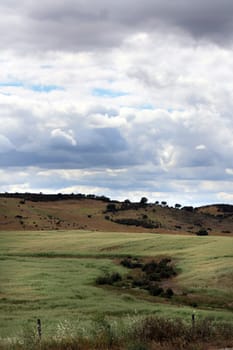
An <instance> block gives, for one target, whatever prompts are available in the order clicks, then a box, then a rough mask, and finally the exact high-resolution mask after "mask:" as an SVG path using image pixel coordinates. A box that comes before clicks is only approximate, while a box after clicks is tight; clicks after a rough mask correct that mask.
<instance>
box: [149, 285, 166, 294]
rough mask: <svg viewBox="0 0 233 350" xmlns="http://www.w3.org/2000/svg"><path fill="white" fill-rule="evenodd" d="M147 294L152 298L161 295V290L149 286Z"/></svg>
mask: <svg viewBox="0 0 233 350" xmlns="http://www.w3.org/2000/svg"><path fill="white" fill-rule="evenodd" d="M149 293H150V294H151V295H153V296H159V295H161V294H163V288H161V287H159V286H158V285H153V286H150V287H149Z"/></svg>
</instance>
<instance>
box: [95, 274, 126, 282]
mask: <svg viewBox="0 0 233 350" xmlns="http://www.w3.org/2000/svg"><path fill="white" fill-rule="evenodd" d="M121 280H122V277H121V275H120V274H119V273H118V272H114V273H112V274H111V275H109V274H106V275H104V276H100V277H98V278H97V279H96V284H99V285H102V284H109V285H112V284H114V283H116V282H119V281H121Z"/></svg>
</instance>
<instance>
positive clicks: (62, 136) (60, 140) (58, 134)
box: [51, 129, 77, 146]
mask: <svg viewBox="0 0 233 350" xmlns="http://www.w3.org/2000/svg"><path fill="white" fill-rule="evenodd" d="M51 138H52V139H53V141H54V142H55V145H60V146H62V145H64V144H65V145H66V144H69V145H72V146H76V145H77V141H76V140H75V138H74V135H73V131H72V130H68V131H67V132H65V131H63V130H61V129H54V130H52V131H51Z"/></svg>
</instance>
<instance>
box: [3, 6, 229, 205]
mask: <svg viewBox="0 0 233 350" xmlns="http://www.w3.org/2000/svg"><path fill="white" fill-rule="evenodd" d="M0 35H1V40H0V63H1V70H0V191H1V192H15V191H18V192H29V191H33V192H40V191H42V192H47V193H51V192H55V193H56V192H64V193H70V192H74V193H76V192H77V193H80V192H81V193H94V194H97V195H106V196H110V197H111V198H114V199H126V198H129V199H131V200H139V199H140V198H141V197H142V196H146V197H148V198H149V200H150V201H155V200H159V201H161V200H167V201H168V203H169V204H174V203H177V202H178V203H181V204H183V205H185V204H192V205H201V204H208V203H220V202H222V203H223V202H226V203H233V188H232V184H233V114H232V113H233V112H232V111H233V1H232V0H221V1H219V0H195V1H187V0H173V1H171V0H143V1H142V0H124V1H123V0H118V1H115V0H92V1H91V0H66V1H65V0H40V1H36V0H21V1H18V0H1V2H0Z"/></svg>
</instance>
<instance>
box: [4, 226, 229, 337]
mask: <svg viewBox="0 0 233 350" xmlns="http://www.w3.org/2000/svg"><path fill="white" fill-rule="evenodd" d="M232 248H233V244H232V238H231V237H219V236H206V237H198V236H182V235H164V234H148V233H143V234H140V233H135V234H133V233H124V232H121V233H119V232H117V233H114V232H111V233H108V232H93V231H92V232H91V231H74V230H72V231H62V230H60V231H38V232H36V231H15V232H9V231H8V232H4V231H2V232H1V233H0V337H1V338H6V337H17V336H18V335H19V334H21V333H22V330H23V329H24V328H25V327H27V326H30V327H34V326H35V327H36V320H37V319H38V318H40V319H41V321H42V328H43V336H50V335H53V334H56V332H57V330H58V329H59V327H61V325H64V324H70V325H72V327H76V328H77V329H81V328H82V329H83V327H84V328H85V327H86V328H88V327H89V325H90V322H93V321H94V320H95V319H96V318H98V317H100V315H102V316H103V315H104V316H106V317H107V318H108V319H109V320H113V321H114V320H121V321H122V322H131V320H132V319H138V318H141V317H145V316H149V315H156V316H162V317H166V318H171V319H173V318H181V319H182V320H185V321H187V322H191V315H192V313H193V310H194V308H195V314H196V318H197V319H201V318H203V317H207V316H208V317H211V318H212V319H214V320H216V322H221V321H224V322H232V308H233V305H232V292H233V282H232V281H233V259H232V256H233V249H232ZM129 255H130V256H137V257H152V258H155V259H159V258H162V257H170V258H171V259H172V261H173V262H174V264H175V266H176V268H177V271H178V275H177V276H176V277H175V278H173V279H172V281H171V282H170V283H171V286H172V288H173V290H174V291H175V296H174V297H173V298H172V299H169V300H168V299H166V298H161V297H152V296H150V295H148V293H147V292H146V291H141V290H139V289H137V288H135V289H133V290H128V289H127V288H126V289H125V288H114V287H112V286H105V287H100V286H97V285H96V284H95V280H96V278H97V277H98V276H100V275H102V274H103V273H106V272H109V273H112V272H119V273H120V274H121V275H125V274H127V273H128V270H127V269H126V268H124V267H123V266H121V265H120V264H119V259H121V258H123V257H126V256H129ZM102 316H101V317H102Z"/></svg>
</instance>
